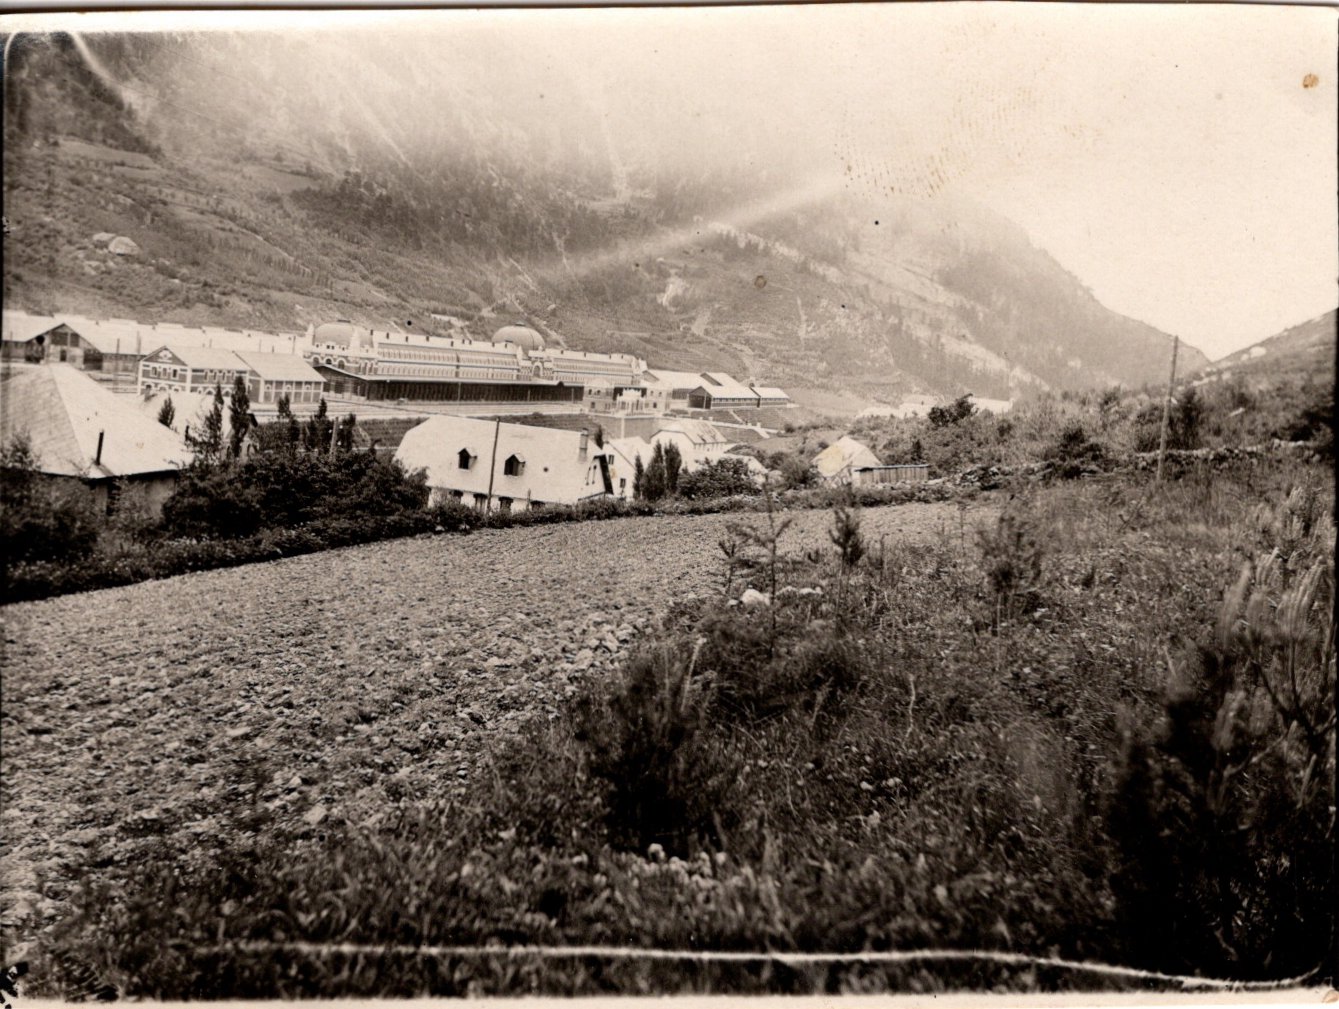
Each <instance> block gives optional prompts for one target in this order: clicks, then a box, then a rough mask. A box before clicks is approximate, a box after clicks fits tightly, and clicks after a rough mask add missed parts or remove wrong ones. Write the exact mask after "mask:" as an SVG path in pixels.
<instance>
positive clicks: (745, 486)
mask: <svg viewBox="0 0 1339 1009" xmlns="http://www.w3.org/2000/svg"><path fill="white" fill-rule="evenodd" d="M757 491H758V485H757V483H756V482H755V481H754V479H753V475H752V473H750V471H749V466H748V463H746V462H745V461H744V460H743V459H730V458H725V459H718V460H713V461H709V462H706V463H703V464H702V465H701V466H699V467H698V468H697V469H695V470H692V471H691V472H687V473H684V474H682V475H681V476H680V477H679V496H680V497H681V498H683V499H684V500H686V501H700V500H703V499H706V498H720V497H730V496H732V495H736V494H756V493H757Z"/></svg>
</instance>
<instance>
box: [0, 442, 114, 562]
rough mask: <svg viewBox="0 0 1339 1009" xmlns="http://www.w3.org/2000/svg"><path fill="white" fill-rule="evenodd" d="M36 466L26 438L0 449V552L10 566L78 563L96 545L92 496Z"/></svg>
mask: <svg viewBox="0 0 1339 1009" xmlns="http://www.w3.org/2000/svg"><path fill="white" fill-rule="evenodd" d="M37 467H38V460H37V457H36V455H35V454H34V453H33V451H32V448H31V446H30V444H29V442H28V441H27V439H26V438H22V437H15V438H13V439H11V440H10V442H9V443H8V444H7V445H6V446H5V448H4V449H3V451H0V476H3V479H0V551H3V555H4V557H5V559H6V562H7V563H8V564H13V563H16V562H18V563H22V562H25V561H27V562H31V561H63V560H67V559H71V558H74V559H77V558H80V557H83V556H85V555H87V554H88V553H89V552H90V551H91V550H92V549H93V547H94V545H95V544H96V543H97V539H98V532H99V528H100V526H101V519H100V516H99V515H98V513H97V509H96V508H95V507H94V504H93V498H92V495H91V493H90V492H89V491H88V490H87V489H86V488H84V487H83V486H80V485H79V484H77V482H75V481H73V480H69V481H66V480H57V479H53V478H50V477H48V476H46V475H45V474H43V473H41V472H40V471H39V470H38V468H37Z"/></svg>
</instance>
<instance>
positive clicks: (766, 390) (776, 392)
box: [753, 385, 790, 399]
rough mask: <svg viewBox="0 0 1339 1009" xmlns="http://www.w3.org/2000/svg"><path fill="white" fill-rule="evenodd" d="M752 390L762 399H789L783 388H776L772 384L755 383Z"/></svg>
mask: <svg viewBox="0 0 1339 1009" xmlns="http://www.w3.org/2000/svg"><path fill="white" fill-rule="evenodd" d="M753 391H754V392H756V393H757V394H758V395H759V396H761V397H762V398H763V399H790V397H789V396H788V395H786V392H785V390H784V389H778V388H777V387H776V386H773V385H755V386H754V387H753Z"/></svg>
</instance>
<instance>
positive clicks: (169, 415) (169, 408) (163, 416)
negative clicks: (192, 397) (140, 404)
mask: <svg viewBox="0 0 1339 1009" xmlns="http://www.w3.org/2000/svg"><path fill="white" fill-rule="evenodd" d="M176 419H177V408H176V407H175V406H173V405H172V397H171V396H169V397H167V399H165V400H164V401H163V405H162V407H161V408H160V409H159V411H158V423H160V424H162V425H163V427H169V428H170V427H171V426H172V422H173V421H174V420H176Z"/></svg>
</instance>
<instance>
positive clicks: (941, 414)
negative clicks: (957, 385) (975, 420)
mask: <svg viewBox="0 0 1339 1009" xmlns="http://www.w3.org/2000/svg"><path fill="white" fill-rule="evenodd" d="M974 413H976V407H974V406H973V405H972V397H971V396H970V395H967V396H959V397H958V398H957V399H956V400H954V401H953V402H952V403H950V404H949V405H948V406H932V407H930V413H929V414H928V420H929V421H930V426H931V427H949V426H951V425H953V424H959V423H961V422H962V421H964V420H966V419H967V418H968V417H970V416H972V415H973V414H974Z"/></svg>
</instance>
